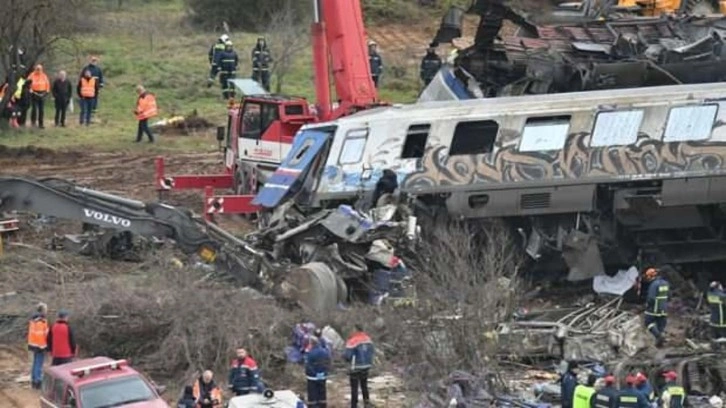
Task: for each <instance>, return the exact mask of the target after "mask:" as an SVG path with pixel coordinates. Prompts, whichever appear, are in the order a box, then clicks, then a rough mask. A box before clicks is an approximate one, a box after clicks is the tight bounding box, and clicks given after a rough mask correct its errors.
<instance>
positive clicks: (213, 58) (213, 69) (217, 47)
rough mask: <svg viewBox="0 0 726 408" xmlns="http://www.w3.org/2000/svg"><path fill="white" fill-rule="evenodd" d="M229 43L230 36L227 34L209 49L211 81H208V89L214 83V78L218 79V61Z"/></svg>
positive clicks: (220, 37)
mask: <svg viewBox="0 0 726 408" xmlns="http://www.w3.org/2000/svg"><path fill="white" fill-rule="evenodd" d="M227 41H229V36H228V35H227V34H222V35H220V36H219V38H218V39H217V42H215V43H214V44H213V45H212V47H211V48H209V67H210V69H209V79H208V80H207V88H209V87H211V86H212V84H213V83H214V78H216V76H217V73H218V72H219V67H218V65H217V59H218V56H219V54H221V53H222V51H224V45H225V44H226V43H227Z"/></svg>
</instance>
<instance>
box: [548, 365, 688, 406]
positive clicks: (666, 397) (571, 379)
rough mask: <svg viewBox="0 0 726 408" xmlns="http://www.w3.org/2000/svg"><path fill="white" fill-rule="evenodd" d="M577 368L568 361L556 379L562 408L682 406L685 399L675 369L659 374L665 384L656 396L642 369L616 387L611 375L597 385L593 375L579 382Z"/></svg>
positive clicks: (628, 376)
mask: <svg viewBox="0 0 726 408" xmlns="http://www.w3.org/2000/svg"><path fill="white" fill-rule="evenodd" d="M577 370H578V365H577V363H576V362H570V363H569V364H568V367H567V371H566V372H565V373H564V374H563V375H562V378H561V380H560V381H561V386H562V389H561V390H562V392H561V396H562V408H652V407H653V406H656V407H661V408H682V407H683V404H684V402H685V399H686V392H685V390H684V389H683V387H682V386H680V385H679V384H678V383H677V379H678V375H677V374H676V372H675V371H666V372H664V373H663V374H662V375H663V378H664V380H665V384H664V385H663V387H662V388H661V390H660V392H659V393H658V395H656V393H655V389H654V388H653V385H652V384H651V382H650V380H648V377H647V376H646V375H645V374H643V373H642V372H639V373H637V374H635V375H632V374H628V375H627V376H626V377H625V384H621V385H624V386H623V387H616V382H617V379H616V378H615V376H613V375H612V374H608V375H606V376H604V377H603V378H602V382H601V383H600V384H599V385H598V381H597V377H596V376H595V375H594V374H589V375H588V376H587V381H586V383H585V384H579V383H578V381H577V376H578V372H577ZM618 388H620V389H618Z"/></svg>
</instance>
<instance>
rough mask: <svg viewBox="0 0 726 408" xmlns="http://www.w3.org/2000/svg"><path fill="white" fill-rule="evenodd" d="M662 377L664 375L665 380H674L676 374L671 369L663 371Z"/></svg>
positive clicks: (676, 376)
mask: <svg viewBox="0 0 726 408" xmlns="http://www.w3.org/2000/svg"><path fill="white" fill-rule="evenodd" d="M663 377H665V378H666V380H675V379H676V378H678V374H676V372H675V371H673V370H671V371H666V372H665V373H663Z"/></svg>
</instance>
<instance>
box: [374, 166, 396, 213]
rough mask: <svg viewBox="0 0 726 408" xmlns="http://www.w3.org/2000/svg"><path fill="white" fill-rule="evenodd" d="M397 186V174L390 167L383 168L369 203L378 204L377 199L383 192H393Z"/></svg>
mask: <svg viewBox="0 0 726 408" xmlns="http://www.w3.org/2000/svg"><path fill="white" fill-rule="evenodd" d="M397 188H398V176H397V175H396V173H395V172H394V171H393V170H391V169H385V170H383V175H381V178H380V179H378V182H377V183H376V187H375V189H374V190H373V199H372V202H371V205H372V206H373V207H376V206H377V205H378V200H380V198H381V197H382V196H383V195H384V194H393V193H394V192H395V191H396V189H397Z"/></svg>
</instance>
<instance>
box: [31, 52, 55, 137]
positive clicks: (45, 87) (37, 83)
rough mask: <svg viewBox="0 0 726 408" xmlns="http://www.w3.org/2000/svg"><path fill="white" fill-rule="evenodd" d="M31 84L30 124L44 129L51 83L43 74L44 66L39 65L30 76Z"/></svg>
mask: <svg viewBox="0 0 726 408" xmlns="http://www.w3.org/2000/svg"><path fill="white" fill-rule="evenodd" d="M28 80H29V81H31V84H30V102H31V107H30V123H31V124H32V125H33V126H35V124H36V123H37V124H38V127H39V128H41V129H43V128H44V127H43V116H44V113H45V97H46V96H48V93H50V81H49V80H48V75H46V74H45V72H43V66H42V65H40V64H38V65H36V66H35V70H33V72H32V73H31V74H30V75H28Z"/></svg>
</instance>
